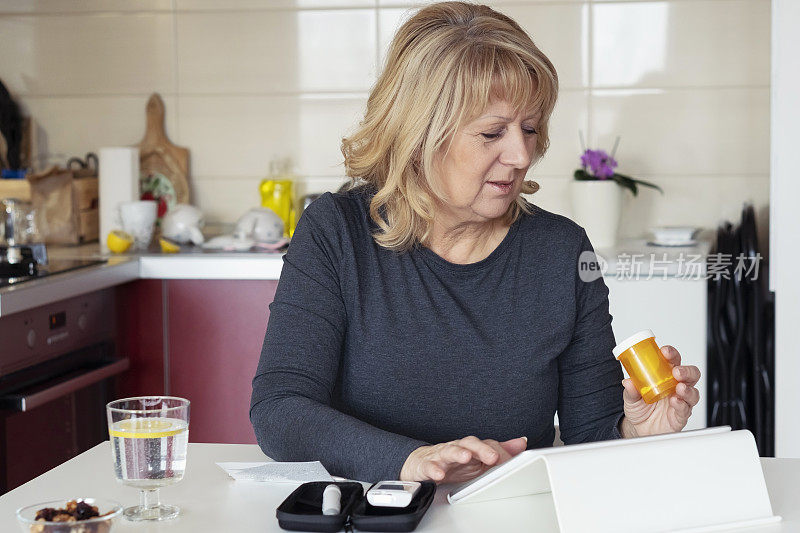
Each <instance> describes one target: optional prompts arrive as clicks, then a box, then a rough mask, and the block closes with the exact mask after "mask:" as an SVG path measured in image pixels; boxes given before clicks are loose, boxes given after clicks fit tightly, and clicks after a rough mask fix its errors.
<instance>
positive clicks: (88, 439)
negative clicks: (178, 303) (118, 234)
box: [0, 289, 129, 493]
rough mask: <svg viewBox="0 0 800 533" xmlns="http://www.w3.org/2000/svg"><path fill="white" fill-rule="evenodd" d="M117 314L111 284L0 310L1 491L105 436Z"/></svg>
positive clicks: (120, 363) (121, 362) (116, 362)
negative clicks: (23, 308)
mask: <svg viewBox="0 0 800 533" xmlns="http://www.w3.org/2000/svg"><path fill="white" fill-rule="evenodd" d="M114 317H115V311H114V292H113V289H105V290H102V291H97V292H93V293H89V294H85V295H81V296H76V297H73V298H69V299H66V300H61V301H58V302H55V303H51V304H47V305H43V306H41V307H37V308H34V309H29V310H27V311H20V312H18V313H14V314H11V315H8V316H3V317H0V493H4V492H6V491H8V490H11V489H12V488H14V487H16V486H19V485H21V484H22V483H25V482H27V481H29V480H30V479H33V478H34V477H36V476H38V475H39V474H42V473H44V472H46V471H47V470H49V469H51V468H53V467H55V466H57V465H59V464H61V463H63V462H64V461H66V460H68V459H70V458H72V457H75V456H76V455H78V454H80V453H81V452H83V451H85V450H88V449H89V448H91V447H93V446H95V445H96V444H98V443H100V442H102V441H104V440H106V439H107V438H108V432H107V424H106V417H105V404H106V403H107V402H108V401H110V400H112V399H114V393H115V378H116V377H117V376H119V374H121V373H122V372H124V371H125V370H127V368H128V366H129V361H128V359H127V358H125V357H120V356H119V355H118V354H117V353H116V348H115V344H114V336H115V329H116V328H115V323H114Z"/></svg>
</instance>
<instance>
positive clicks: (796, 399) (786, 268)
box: [770, 0, 800, 457]
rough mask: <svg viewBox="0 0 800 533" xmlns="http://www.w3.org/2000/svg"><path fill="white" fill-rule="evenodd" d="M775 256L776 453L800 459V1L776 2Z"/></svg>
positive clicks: (772, 269) (772, 270)
mask: <svg viewBox="0 0 800 533" xmlns="http://www.w3.org/2000/svg"><path fill="white" fill-rule="evenodd" d="M772 10H773V11H772V21H773V35H772V61H773V63H772V136H771V138H772V181H771V185H772V198H773V202H772V205H771V212H770V216H771V224H770V227H771V228H772V233H771V238H772V246H771V249H772V254H771V263H770V288H771V289H772V290H774V291H775V315H776V317H775V318H776V324H775V378H776V379H775V381H776V384H775V400H776V411H775V456H776V457H800V423H798V412H800V387H798V386H797V383H798V379H797V378H798V376H800V348H798V347H797V324H798V323H800V277H798V275H797V268H798V265H800V248H798V246H797V232H798V231H799V230H800V210H798V209H797V203H798V200H800V179H798V175H797V172H798V170H797V147H798V146H800V131H798V129H797V125H798V124H800V100H798V94H800V62H798V59H797V57H798V55H797V53H798V50H800V34H798V33H797V26H798V25H800V2H797V0H773V2H772Z"/></svg>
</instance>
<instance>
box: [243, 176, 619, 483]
mask: <svg viewBox="0 0 800 533" xmlns="http://www.w3.org/2000/svg"><path fill="white" fill-rule="evenodd" d="M370 198H371V195H370V193H369V191H368V190H367V189H363V188H360V189H356V190H353V191H349V192H347V193H337V194H330V193H328V194H325V195H323V196H322V197H321V198H319V199H318V200H316V201H315V202H314V203H312V204H311V205H310V206H309V207H308V208H307V209H306V211H305V212H304V213H303V216H302V217H301V219H300V221H299V223H298V225H297V228H296V231H295V233H294V236H293V238H292V243H291V245H290V247H289V250H288V252H287V253H286V255H285V257H284V264H283V270H282V272H281V277H280V281H279V283H278V288H277V292H276V294H275V300H274V301H273V302H272V304H270V317H269V323H268V326H267V333H266V337H265V339H264V346H263V349H262V352H261V359H260V361H259V364H258V370H257V372H256V376H255V378H254V379H253V396H252V402H251V410H250V419H251V421H252V423H253V427H254V429H255V434H256V437H257V440H258V443H259V445H260V446H261V448H262V449H263V451H264V453H266V454H267V455H269V456H270V457H272V458H274V459H275V460H281V461H309V460H320V461H322V464H323V465H324V466H325V467H326V468H327V469H328V470H329V471H330V472H331V473H332V474H334V475H340V476H345V477H349V478H353V479H360V480H364V481H375V480H380V479H397V478H398V477H399V475H400V469H401V468H402V466H403V463H404V462H405V460H406V458H407V457H408V455H409V454H410V453H411V452H412V451H413V450H414V449H416V448H417V447H419V446H423V445H425V444H433V443H439V442H445V441H450V440H454V439H458V438H461V437H466V436H467V435H475V436H477V437H478V438H481V439H487V438H491V439H496V440H499V441H502V440H506V439H511V438H515V437H520V436H527V437H528V447H529V448H536V447H544V446H550V445H552V442H553V439H554V434H555V431H554V428H553V415H554V413H555V412H556V411H558V416H559V425H560V431H561V438H562V440H563V441H564V442H565V443H566V444H573V443H579V442H588V441H597V440H607V439H614V438H620V434H619V431H618V429H617V424H618V423H619V420H620V418H621V417H622V391H623V388H622V384H621V381H622V378H623V375H622V370H621V368H620V365H619V363H618V362H617V361H616V360H615V359H614V357H613V355H612V353H611V350H612V348H613V347H614V344H615V343H614V334H613V332H612V330H611V315H610V314H609V310H608V289H607V288H606V285H605V283H604V282H603V279H602V277H600V278H599V279H596V280H595V281H591V282H585V281H582V280H581V278H580V276H579V273H578V257H579V255H580V254H581V252H582V251H586V250H591V249H592V248H591V244H590V243H589V240H588V238H587V237H586V233H585V232H584V230H583V229H582V228H581V227H580V226H578V225H577V224H575V223H574V222H572V221H571V220H569V219H567V218H565V217H563V216H560V215H557V214H554V213H550V212H548V211H545V210H543V209H541V208H539V207H535V206H534V207H533V214H531V215H522V216H521V217H520V218H519V219H518V220H517V221H516V222H515V223H514V224H513V225H512V226H511V228H510V229H509V231H508V234H507V235H506V237H505V239H504V240H503V241H502V242H501V244H500V245H499V246H498V247H497V248H496V249H495V250H494V251H493V252H492V253H491V254H490V255H489V256H488V257H486V258H485V259H483V260H481V261H479V262H477V263H471V264H454V263H450V262H448V261H446V260H444V259H443V258H441V257H439V256H438V255H436V254H435V253H434V252H433V251H431V250H430V249H428V248H425V247H422V246H418V247H416V248H414V249H412V250H411V251H409V252H405V253H397V252H393V251H390V250H387V249H385V248H382V247H381V246H379V245H378V244H377V243H376V242H375V241H374V239H373V237H372V235H371V233H372V232H373V231H374V229H375V225H374V223H373V222H372V221H371V220H370V218H369V211H368V205H369V200H370Z"/></svg>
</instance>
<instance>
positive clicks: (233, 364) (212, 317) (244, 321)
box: [165, 280, 278, 444]
mask: <svg viewBox="0 0 800 533" xmlns="http://www.w3.org/2000/svg"><path fill="white" fill-rule="evenodd" d="M165 283H166V287H167V302H168V305H167V309H168V324H169V334H168V336H167V338H168V342H169V345H168V348H169V349H168V357H169V393H170V394H173V395H175V396H180V397H182V398H188V399H189V400H190V401H191V402H192V406H191V421H190V426H189V427H190V431H189V436H190V439H191V440H192V442H225V443H239V444H247V443H255V442H256V440H255V436H254V434H253V430H252V427H251V426H250V418H249V412H250V392H251V383H252V380H253V376H254V375H255V372H256V366H257V365H258V359H259V356H260V354H261V345H262V344H263V342H264V333H265V332H266V330H267V320H268V319H269V304H270V302H272V300H273V298H274V297H275V289H276V288H277V286H278V282H277V281H256V280H247V281H244V280H243V281H229V280H169V281H167V282H165Z"/></svg>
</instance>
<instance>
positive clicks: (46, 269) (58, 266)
mask: <svg viewBox="0 0 800 533" xmlns="http://www.w3.org/2000/svg"><path fill="white" fill-rule="evenodd" d="M103 263H105V261H104V260H99V259H51V260H50V261H49V262H48V263H47V264H45V265H39V271H38V272H37V273H36V275H34V276H25V277H21V278H4V277H0V287H8V286H9V285H19V284H21V283H25V282H26V281H31V280H35V279H39V278H44V277H47V276H52V275H54V274H61V273H64V272H70V271H72V270H78V269H81V268H87V267H91V266H95V265H102V264H103Z"/></svg>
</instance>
